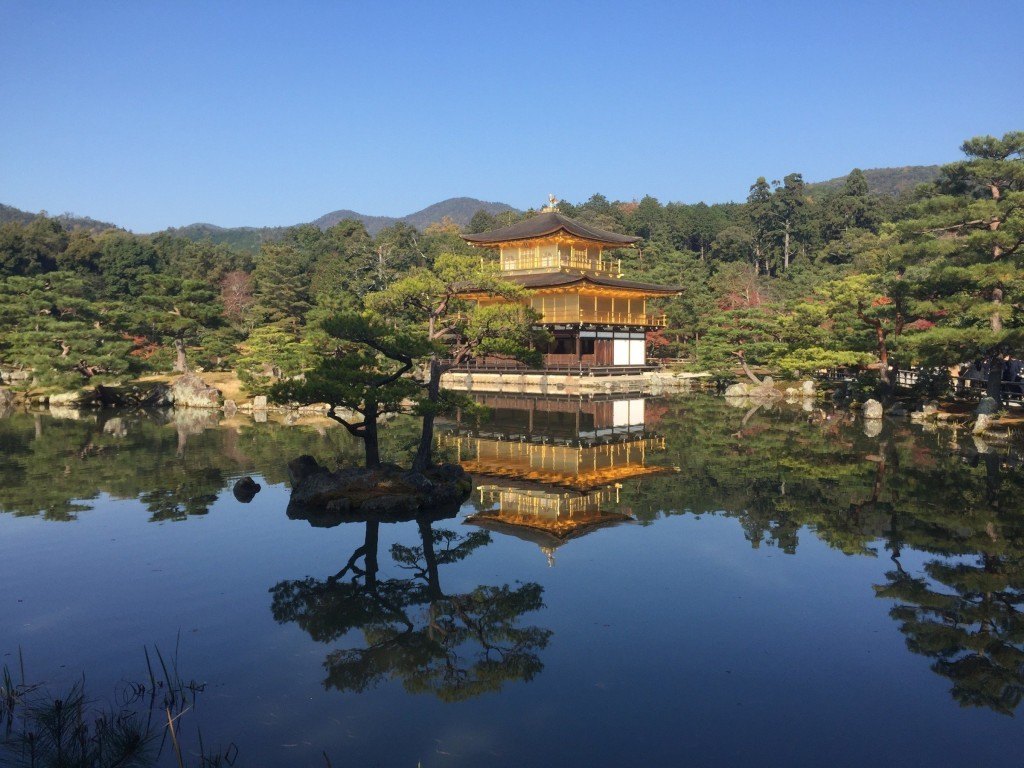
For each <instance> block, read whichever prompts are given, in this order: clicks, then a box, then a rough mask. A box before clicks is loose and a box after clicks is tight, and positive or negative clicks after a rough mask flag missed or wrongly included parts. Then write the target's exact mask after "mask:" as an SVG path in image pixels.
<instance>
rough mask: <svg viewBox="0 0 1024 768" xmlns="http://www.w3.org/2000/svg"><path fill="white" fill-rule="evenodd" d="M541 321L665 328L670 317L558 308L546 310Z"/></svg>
mask: <svg viewBox="0 0 1024 768" xmlns="http://www.w3.org/2000/svg"><path fill="white" fill-rule="evenodd" d="M540 322H542V323H596V324H604V325H644V326H649V327H652V328H664V327H666V326H667V325H668V318H667V317H666V316H665V315H649V314H646V313H643V312H594V311H592V310H589V309H583V310H580V309H556V310H554V311H547V312H544V313H543V316H542V317H541V319H540Z"/></svg>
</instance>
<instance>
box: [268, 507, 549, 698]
mask: <svg viewBox="0 0 1024 768" xmlns="http://www.w3.org/2000/svg"><path fill="white" fill-rule="evenodd" d="M418 526H419V534H420V543H419V545H418V546H404V545H401V544H395V545H393V546H392V547H391V558H392V560H394V562H395V564H396V565H397V566H398V568H400V569H402V570H404V571H406V572H407V573H408V576H407V577H406V578H386V579H380V578H378V562H377V550H378V533H379V523H377V522H368V523H366V536H365V540H364V543H363V545H362V546H361V547H360V548H359V549H357V550H356V551H355V552H354V553H353V555H352V557H350V558H349V561H348V563H346V565H345V567H344V568H342V570H341V571H339V572H338V573H336V574H335V575H334V576H331V577H329V578H327V579H322V580H318V579H312V578H306V579H302V580H298V581H282V582H280V583H279V584H277V585H276V586H274V587H273V589H272V590H271V593H272V595H273V607H272V610H273V613H274V618H275V619H276V620H277V621H278V622H280V623H286V622H291V621H294V622H296V623H297V624H298V625H299V626H300V627H302V628H303V629H304V630H305V631H306V632H307V633H309V635H310V637H312V638H313V639H314V640H317V641H318V642H324V643H328V642H333V641H335V640H339V639H341V638H342V637H344V636H345V635H347V634H348V633H349V632H351V631H352V630H360V631H361V632H362V634H363V638H364V641H365V644H364V645H362V647H358V648H345V649H337V650H333V651H331V652H330V653H328V654H327V658H326V660H325V661H324V667H325V669H326V671H327V678H326V680H325V681H324V685H325V686H327V687H331V688H336V689H338V690H341V691H356V692H358V691H364V690H367V689H368V688H372V687H374V686H376V685H377V684H379V683H381V682H382V681H384V680H388V679H399V680H401V681H402V683H403V685H404V686H405V689H406V690H407V691H409V692H411V693H433V694H434V695H435V696H437V697H438V698H440V699H442V700H444V701H461V700H464V699H468V698H472V697H473V696H478V695H480V694H482V693H487V692H490V691H497V690H499V689H500V688H501V687H502V686H503V685H504V684H505V683H506V682H509V681H513V680H523V681H529V680H532V679H533V678H534V676H536V675H537V674H538V673H539V672H540V671H541V669H542V668H543V664H542V663H541V661H540V657H539V656H538V652H539V651H541V650H543V649H544V648H545V647H547V644H548V640H549V639H550V637H551V631H550V630H547V629H543V628H541V627H535V626H527V627H523V626H519V624H518V622H519V620H520V619H521V618H522V616H523V615H524V614H526V613H530V612H532V611H536V610H539V609H540V608H543V606H544V604H543V600H542V594H543V588H542V587H541V586H540V585H539V584H535V583H526V584H519V585H517V586H511V585H508V584H504V585H501V586H478V587H476V588H475V589H474V590H472V591H470V592H465V593H460V594H446V593H445V592H444V591H443V590H442V589H441V582H440V577H439V570H440V568H441V566H444V565H449V564H452V563H456V562H458V561H460V560H463V559H465V558H466V557H468V556H469V555H470V554H472V552H473V551H474V550H476V549H477V548H479V547H481V546H484V545H485V544H488V543H489V542H490V534H488V533H486V532H481V531H477V532H473V533H470V534H468V535H461V534H457V533H454V532H453V531H449V530H434V529H433V527H432V525H431V524H430V522H429V521H426V520H420V521H419V522H418ZM360 559H362V563H363V565H362V567H360V566H359V565H358V563H359V560H360Z"/></svg>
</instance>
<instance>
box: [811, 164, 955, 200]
mask: <svg viewBox="0 0 1024 768" xmlns="http://www.w3.org/2000/svg"><path fill="white" fill-rule="evenodd" d="M941 167H942V166H939V165H904V166H902V167H900V168H868V169H866V170H865V171H864V178H865V179H867V182H868V189H869V190H870V191H871V192H875V193H877V194H879V195H900V194H903V193H904V192H909V191H910V190H912V189H913V188H914V187H916V186H917V185H918V184H928V183H930V182H932V181H935V180H936V179H937V178H939V170H940V169H941ZM845 181H846V176H838V177H836V178H834V179H829V180H828V181H817V182H814V183H813V184H808V185H807V186H809V187H810V188H812V189H819V190H831V189H836V188H837V187H841V186H842V185H843V182H845Z"/></svg>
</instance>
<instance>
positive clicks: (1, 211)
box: [0, 203, 117, 232]
mask: <svg viewBox="0 0 1024 768" xmlns="http://www.w3.org/2000/svg"><path fill="white" fill-rule="evenodd" d="M38 215H39V214H38V213H29V212H28V211H23V210H21V209H20V208H15V207H14V206H12V205H4V204H3V203H0V224H6V223H7V222H8V221H16V222H18V223H20V224H28V223H29V222H30V221H32V219H34V218H36V216H38ZM47 216H49V214H47ZM50 218H53V219H57V220H58V221H59V222H61V224H63V225H64V227H65V229H89V230H92V231H94V232H101V231H103V230H104V229H117V225H116V224H111V223H109V222H106V221H97V220H96V219H90V218H89V217H88V216H75V215H74V214H73V213H62V214H60V215H59V216H51V217H50Z"/></svg>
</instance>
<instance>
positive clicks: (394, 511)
mask: <svg viewBox="0 0 1024 768" xmlns="http://www.w3.org/2000/svg"><path fill="white" fill-rule="evenodd" d="M288 475H289V477H290V478H291V481H292V495H291V499H290V500H289V503H288V517H289V518H292V519H298V520H307V521H309V523H310V525H314V526H318V527H330V526H332V525H338V524H339V523H343V522H358V521H365V520H378V521H382V522H400V521H402V520H412V519H414V518H419V517H423V516H430V515H440V516H441V517H450V516H452V515H454V514H456V513H457V511H458V508H459V505H461V504H462V502H463V501H465V500H466V499H467V498H468V497H469V494H470V493H471V492H472V490H473V481H472V478H470V476H469V475H468V474H466V472H465V470H463V469H462V467H460V466H458V465H452V464H447V465H442V466H439V467H433V468H431V469H428V470H426V471H425V472H410V471H408V470H404V469H402V468H401V467H398V466H395V465H394V464H382V465H381V466H379V467H374V468H372V469H364V468H361V467H358V468H356V467H353V468H346V469H340V470H338V471H337V472H330V471H328V470H327V469H325V468H324V467H322V466H320V464H318V463H317V461H316V459H314V458H313V457H312V456H300V457H299V458H297V459H294V460H293V461H291V462H289V464H288ZM438 519H440V517H439V518H438Z"/></svg>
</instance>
